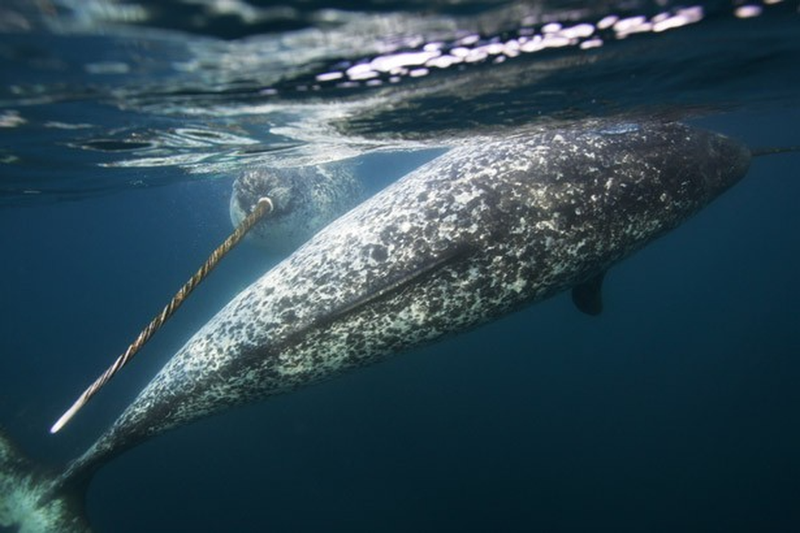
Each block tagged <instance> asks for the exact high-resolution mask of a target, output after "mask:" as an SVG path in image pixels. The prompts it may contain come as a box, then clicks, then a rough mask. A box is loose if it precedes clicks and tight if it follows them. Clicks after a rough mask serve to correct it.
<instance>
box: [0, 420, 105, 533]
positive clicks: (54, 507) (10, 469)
mask: <svg viewBox="0 0 800 533" xmlns="http://www.w3.org/2000/svg"><path fill="white" fill-rule="evenodd" d="M56 479H57V477H56V476H48V475H47V474H45V473H43V472H41V471H39V469H37V468H36V467H35V466H34V465H33V463H32V462H31V461H29V460H28V459H27V458H26V457H24V456H23V455H22V454H21V453H20V452H19V450H17V448H16V446H14V445H13V444H12V442H11V440H10V439H9V438H8V436H7V435H6V434H5V433H4V432H3V431H2V430H0V531H14V532H19V533H89V532H90V531H91V529H90V528H89V523H88V522H87V521H86V519H85V518H84V514H83V501H82V500H83V494H73V493H65V492H64V491H55V492H54V491H53V486H54V483H55V482H56Z"/></svg>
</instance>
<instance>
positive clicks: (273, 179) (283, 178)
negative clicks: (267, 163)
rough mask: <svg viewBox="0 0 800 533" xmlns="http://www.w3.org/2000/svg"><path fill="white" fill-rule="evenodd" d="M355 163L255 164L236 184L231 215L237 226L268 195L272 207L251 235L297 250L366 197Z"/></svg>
mask: <svg viewBox="0 0 800 533" xmlns="http://www.w3.org/2000/svg"><path fill="white" fill-rule="evenodd" d="M354 165H355V163H354V162H353V161H339V162H336V163H327V164H324V165H318V166H302V167H295V168H263V167H259V168H251V169H248V170H246V171H245V172H243V173H242V175H241V176H239V177H238V178H237V179H236V181H235V182H234V184H233V192H232V194H231V204H230V214H231V222H233V225H234V226H236V225H238V224H239V223H240V222H241V221H242V219H244V217H245V216H247V214H248V213H250V212H251V211H252V210H253V207H254V206H255V205H256V203H258V200H259V199H260V198H261V197H263V196H268V197H269V198H270V200H271V201H272V205H273V211H272V212H271V213H270V214H268V215H267V216H266V218H265V220H263V221H262V222H260V223H258V224H257V225H256V226H255V227H253V229H252V230H250V232H249V233H248V239H249V240H250V241H251V242H255V243H257V244H258V245H260V246H263V247H264V248H267V249H269V250H272V251H279V252H283V251H285V252H292V251H294V250H296V249H297V248H298V247H299V246H300V245H301V244H303V243H304V242H306V241H307V240H308V239H309V238H311V237H312V236H313V235H314V234H315V233H316V232H317V231H319V230H320V229H322V228H323V227H325V225H326V224H328V223H330V222H331V221H333V220H334V219H335V218H336V217H338V216H339V215H341V214H343V213H346V212H347V211H349V210H350V209H352V208H353V207H355V206H357V205H358V204H359V203H360V202H362V201H363V200H364V198H365V197H366V193H365V191H364V187H363V184H362V183H361V181H360V180H359V179H358V178H357V177H356V175H355V173H354V172H353V170H354Z"/></svg>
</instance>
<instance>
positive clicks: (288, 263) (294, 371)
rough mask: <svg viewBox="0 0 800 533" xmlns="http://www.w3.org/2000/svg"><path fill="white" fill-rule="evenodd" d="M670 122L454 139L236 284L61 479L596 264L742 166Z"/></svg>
mask: <svg viewBox="0 0 800 533" xmlns="http://www.w3.org/2000/svg"><path fill="white" fill-rule="evenodd" d="M749 160H750V153H749V151H748V150H747V148H745V147H743V146H742V145H740V144H738V143H736V142H733V141H731V140H729V139H727V138H725V137H723V136H720V135H716V134H713V133H710V132H705V131H702V130H697V129H692V128H689V127H687V126H684V125H680V124H660V123H640V124H603V123H597V122H595V123H591V124H586V123H584V124H578V125H576V126H575V127H573V128H570V129H562V130H558V131H549V132H545V133H528V134H522V133H521V134H519V135H516V136H514V137H513V138H503V139H501V140H497V141H495V142H484V143H479V144H474V145H469V146H460V147H457V148H453V149H452V150H451V151H450V152H448V153H446V154H445V155H443V156H441V157H439V158H437V159H435V160H433V161H432V162H430V163H428V164H426V165H424V166H422V167H420V168H419V169H417V170H416V171H414V172H412V173H410V174H408V175H407V176H405V177H403V178H402V179H401V180H399V181H398V182H397V183H395V184H393V185H391V186H389V187H388V188H387V189H385V190H383V191H382V192H380V193H379V194H377V195H376V196H374V197H372V198H371V199H369V200H367V201H366V202H364V203H363V204H361V205H360V206H358V207H357V208H355V209H353V210H352V211H350V212H349V213H347V214H346V215H344V216H342V217H341V218H339V219H337V220H336V221H334V222H333V223H332V224H331V225H329V226H328V227H326V228H325V229H323V230H322V231H321V232H319V233H318V234H317V235H316V236H314V237H313V238H312V239H311V240H310V241H308V242H307V243H306V244H305V245H304V246H303V247H301V248H300V249H299V250H297V251H296V252H295V253H294V254H292V255H291V256H290V257H288V258H287V259H286V260H284V261H283V262H282V263H280V264H279V265H278V266H276V267H275V268H273V269H272V270H271V271H269V272H268V273H266V274H265V275H264V276H263V277H261V278H260V279H259V280H258V281H256V282H255V283H253V284H252V285H251V286H250V287H248V288H247V289H245V290H244V291H242V292H241V293H240V294H239V295H238V296H236V297H235V298H234V299H233V300H232V301H231V302H230V303H229V304H228V305H227V306H226V307H225V308H224V309H222V310H221V311H220V312H219V313H218V314H217V315H216V316H215V317H214V318H213V319H212V320H210V321H209V322H208V323H207V324H206V325H205V326H204V327H203V328H202V329H201V330H200V331H198V332H197V333H196V334H195V335H194V337H193V338H192V339H191V340H189V342H188V343H187V344H186V345H185V346H184V347H183V348H182V349H181V350H180V351H179V352H178V353H177V354H176V355H175V356H174V357H173V358H172V359H171V360H170V361H169V362H168V363H167V364H166V366H165V367H164V368H163V369H162V370H161V371H160V372H159V374H158V375H157V376H156V377H155V378H154V379H153V380H152V382H151V383H150V384H149V385H148V386H147V387H146V388H145V389H144V390H143V391H142V392H141V394H140V395H139V396H138V398H136V400H135V401H134V402H133V403H132V404H131V405H130V406H129V407H128V408H127V409H126V410H125V412H124V413H123V414H122V416H121V417H120V418H119V420H118V421H117V422H116V423H115V424H114V425H113V426H112V427H111V428H110V429H109V430H108V432H107V433H106V434H105V435H103V436H102V437H101V438H100V439H99V440H98V441H97V442H96V443H95V444H94V445H93V446H92V447H91V448H90V449H89V450H88V451H87V452H86V454H85V455H84V456H83V457H81V458H79V459H78V460H77V461H76V462H75V463H73V464H72V466H71V468H70V469H69V471H68V472H67V473H66V474H65V477H64V479H62V482H66V481H68V480H70V478H73V479H79V478H80V477H83V476H86V475H88V474H89V473H90V472H91V471H92V470H93V469H95V468H96V467H98V466H99V465H101V464H102V463H103V462H105V461H106V460H108V459H109V458H110V457H112V456H114V455H116V454H117V453H119V452H120V451H122V450H124V449H127V448H129V447H131V446H133V445H135V444H137V443H139V442H140V441H142V440H144V439H147V438H150V437H152V436H154V435H157V434H159V433H162V432H163V431H165V430H168V429H170V428H174V427H176V426H180V425H183V424H187V423H189V422H192V421H193V420H197V419H198V418H202V417H205V416H208V415H210V414H213V413H216V412H219V411H222V410H225V409H227V408H230V407H232V406H234V405H238V404H243V403H247V402H252V401H255V400H260V399H263V398H265V397H267V396H270V395H273V394H277V393H282V392H287V391H290V390H293V389H296V388H298V387H301V386H304V385H308V384H310V383H313V382H315V381H319V380H322V379H326V378H329V377H331V376H333V375H335V374H338V373H340V372H342V371H344V370H347V369H349V368H354V367H358V366H362V365H366V364H369V363H373V362H375V361H378V360H380V359H382V358H384V357H387V356H389V355H393V354H396V353H398V352H401V351H403V350H407V349H409V348H412V347H415V346H419V345H420V344H423V343H428V342H431V341H435V340H437V339H440V338H441V337H442V336H444V335H448V334H453V333H457V332H460V331H464V330H467V329H470V328H473V327H475V326H478V325H479V324H482V323H485V322H488V321H491V320H494V319H496V318H498V317H501V316H503V315H505V314H507V313H509V312H511V311H514V310H517V309H519V308H521V307H523V306H526V305H528V304H531V303H533V302H536V301H539V300H542V299H544V298H547V297H549V296H552V295H554V294H556V293H558V292H560V291H562V290H565V289H567V288H569V287H572V286H575V285H576V284H579V283H581V282H583V281H585V280H587V279H589V278H591V277H593V276H596V275H598V274H599V273H602V272H603V271H605V270H606V269H608V268H609V267H610V266H611V265H612V264H614V263H615V262H617V261H619V260H620V259H622V258H624V257H626V256H628V255H630V254H631V253H633V252H634V251H636V250H638V249H639V248H641V247H642V246H644V245H645V244H646V243H648V242H650V241H652V240H653V239H654V238H656V237H658V236H660V235H663V234H664V233H665V232H667V231H669V230H670V229H672V228H674V227H676V226H677V225H679V224H680V223H681V222H682V221H684V220H685V219H686V218H687V217H689V216H690V215H692V214H693V213H695V212H697V211H698V210H699V209H701V208H702V207H703V206H705V205H706V204H707V203H708V202H710V201H711V200H713V199H714V198H715V197H717V195H719V194H720V193H721V192H723V191H724V190H725V189H727V188H728V187H729V186H731V185H732V184H734V183H735V182H736V181H738V180H739V179H740V178H741V177H742V176H743V175H744V174H745V172H746V170H747V167H748V164H749Z"/></svg>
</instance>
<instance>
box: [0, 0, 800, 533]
mask: <svg viewBox="0 0 800 533" xmlns="http://www.w3.org/2000/svg"><path fill="white" fill-rule="evenodd" d="M798 9H799V6H798V2H797V1H775V0H772V1H759V2H731V1H721V0H720V1H712V2H697V3H694V4H684V3H680V4H679V3H675V2H670V1H668V0H663V1H656V2H644V1H636V0H631V1H624V2H623V1H613V0H609V1H603V2H578V1H566V0H562V1H546V2H533V1H531V2H502V1H483V2H481V1H463V2H448V1H439V2H416V1H412V0H407V1H400V0H398V1H386V2H379V1H375V2H350V1H341V2H335V1H334V2H330V3H327V2H317V1H309V2H302V3H287V4H274V3H268V2H256V1H252V0H251V1H239V2H223V1H208V2H194V1H188V0H185V1H177V0H173V1H170V2H155V1H152V2H151V1H145V0H143V1H139V2H134V1H129V2H123V1H116V2H114V1H110V0H103V1H100V0H94V1H88V2H85V1H77V0H76V1H69V0H57V1H51V2H28V1H24V0H10V1H5V2H3V4H2V6H0V68H1V69H2V70H1V71H2V73H3V74H2V78H0V250H2V260H1V261H0V298H1V299H2V300H1V301H2V307H1V308H0V312H1V313H2V320H1V321H0V426H2V427H3V428H4V429H5V430H7V431H8V433H9V434H10V435H12V436H13V438H14V439H15V441H16V442H18V444H19V445H20V447H21V448H22V449H23V450H24V451H25V452H26V453H27V454H28V455H29V456H30V457H32V458H33V459H35V460H36V461H37V462H39V463H41V464H43V465H46V466H49V467H52V468H54V469H57V468H59V467H60V466H61V465H63V464H64V463H66V461H68V460H70V459H72V458H74V457H76V456H77V455H79V454H80V453H82V452H83V450H84V449H85V448H86V447H87V446H88V445H90V444H91V443H92V442H93V441H94V439H95V438H96V437H97V436H98V435H99V434H100V433H101V432H102V431H103V429H104V428H105V427H107V426H108V425H109V424H110V423H112V422H113V421H114V420H115V418H116V417H117V416H118V415H119V413H120V412H121V411H122V410H123V409H124V407H125V406H126V405H127V404H128V402H130V401H131V400H132V399H133V398H134V397H135V395H136V394H137V392H138V391H139V390H140V389H141V388H142V387H143V386H144V385H145V384H146V383H147V382H148V381H149V380H150V379H151V378H152V376H153V375H154V374H155V373H156V372H157V371H158V369H159V368H161V366H162V365H163V364H164V363H165V362H166V361H167V360H168V359H169V358H170V356H171V355H172V354H173V353H174V352H175V351H176V350H177V349H179V348H180V347H181V346H182V345H183V343H184V342H186V340H188V338H189V337H190V336H191V335H192V334H193V333H194V332H195V331H196V330H197V329H198V328H199V327H201V326H202V325H203V324H204V323H205V322H206V321H207V320H208V319H209V318H210V317H211V316H213V315H214V313H215V312H216V311H217V310H218V309H219V308H221V307H222V306H223V305H224V304H225V303H226V302H227V301H228V300H229V299H230V298H231V297H232V296H233V295H235V294H236V293H237V292H238V291H240V290H241V289H243V288H244V287H246V286H247V285H248V284H250V283H251V282H252V281H254V280H255V279H257V277H258V276H260V275H261V274H262V273H264V272H265V271H266V270H267V269H268V268H269V267H270V266H272V265H274V264H276V263H277V262H278V261H280V260H281V257H280V256H278V255H275V254H270V253H267V252H265V251H264V250H262V249H259V248H257V247H255V246H252V245H249V244H247V243H245V244H243V245H242V246H240V247H239V248H237V249H236V250H235V251H234V252H232V253H231V254H230V256H229V257H227V258H226V259H225V260H224V261H223V262H222V264H221V265H220V266H219V268H218V269H217V270H216V271H215V272H214V274H213V275H212V276H210V278H209V279H208V281H207V282H206V283H204V284H203V285H202V286H201V287H200V288H199V289H198V290H197V291H196V293H195V294H193V295H192V296H191V298H190V299H189V300H188V302H187V303H186V305H185V306H184V307H183V308H182V309H181V310H180V311H179V312H178V313H177V314H176V316H175V317H174V319H173V320H172V321H171V322H170V323H169V324H168V325H167V326H166V327H165V328H164V329H163V330H162V331H160V332H159V333H158V334H157V335H156V336H155V337H154V339H153V340H152V341H151V343H150V344H148V345H147V347H146V348H145V349H144V350H143V351H142V353H141V354H140V355H139V356H137V361H136V362H135V363H134V364H132V365H131V366H130V367H129V368H126V370H125V372H123V373H122V374H121V375H120V376H119V377H118V378H116V379H115V380H114V381H113V382H112V383H111V384H110V385H109V386H108V387H107V388H106V389H104V390H103V392H102V393H101V394H100V395H99V396H98V397H97V398H96V399H95V400H94V401H93V402H92V403H91V404H90V405H89V406H87V407H86V408H85V410H84V411H82V412H81V413H80V415H79V416H78V417H76V419H75V420H74V421H73V422H72V423H71V424H70V425H69V426H68V427H67V428H65V429H64V430H63V431H62V432H61V433H59V434H57V435H50V434H49V433H48V429H49V428H50V426H51V424H52V423H53V422H54V421H55V419H56V418H57V417H58V416H59V415H60V414H61V413H62V412H63V411H64V409H65V408H66V407H68V406H69V404H70V403H71V402H72V401H73V399H74V398H75V397H76V395H77V394H79V393H80V391H81V390H82V388H83V387H85V386H86V385H87V384H88V383H89V382H90V381H91V380H93V379H94V377H95V376H96V375H97V374H98V373H99V372H100V371H102V370H103V369H104V368H105V367H106V366H107V365H108V364H110V363H111V361H112V360H113V358H114V357H116V356H117V355H118V354H119V353H121V352H122V351H123V350H124V348H125V347H126V346H127V344H128V343H129V342H130V341H131V340H132V339H133V338H134V337H135V336H136V335H137V333H138V332H139V330H140V329H141V328H142V327H143V326H144V325H146V323H147V322H148V321H149V320H150V318H151V317H152V316H153V315H154V314H155V313H156V312H157V311H158V310H160V309H161V307H162V306H163V305H164V304H165V303H166V301H167V300H168V298H169V297H170V296H171V295H172V294H173V293H174V291H175V290H177V289H178V288H179V287H180V285H181V284H182V283H183V282H184V281H185V279H186V278H187V277H188V276H189V275H191V274H192V273H193V272H194V270H195V269H196V268H197V267H198V266H199V265H200V263H201V262H202V261H203V260H204V259H205V258H206V256H207V255H208V253H209V252H210V251H211V250H212V249H213V248H214V247H215V246H216V245H217V244H219V243H220V242H221V241H222V240H223V239H224V238H225V237H226V236H227V235H228V233H229V232H230V231H231V223H230V219H229V215H228V202H229V198H230V190H231V184H232V182H233V180H234V179H235V178H236V176H237V175H239V174H240V173H241V172H243V171H244V170H245V169H247V168H253V167H257V166H260V165H271V166H278V167H280V166H284V167H291V166H294V165H299V164H318V163H319V164H322V163H326V162H331V161H339V160H345V159H349V158H353V159H354V160H355V161H357V163H358V166H357V172H358V174H359V176H360V177H362V179H363V180H364V181H365V182H366V183H367V184H368V186H369V187H370V188H371V189H373V190H378V189H379V188H380V187H382V186H384V185H385V184H386V183H389V182H391V181H393V180H395V179H397V178H399V177H400V176H402V175H403V174H405V173H406V172H408V171H410V170H412V169H413V168H415V167H416V166H418V165H420V164H422V163H423V162H425V161H427V160H429V159H430V158H432V157H433V156H434V155H436V154H438V153H441V150H442V148H443V147H446V146H450V145H454V144H458V143H459V142H461V140H463V139H469V138H473V137H476V136H502V135H508V134H510V133H513V132H514V131H515V130H516V129H517V128H520V127H522V126H525V127H531V128H549V127H554V126H558V125H560V124H565V123H568V122H570V121H573V120H576V119H581V118H586V117H619V118H620V120H625V121H630V120H635V119H636V118H637V117H642V116H647V117H663V118H664V119H676V120H684V121H686V122H690V123H692V124H696V125H699V126H703V127H707V128H710V129H714V130H716V131H720V132H723V133H725V134H728V135H731V136H733V137H736V138H738V139H741V140H742V141H743V142H745V143H746V144H747V145H749V146H751V147H753V148H766V147H786V146H797V145H800V128H799V127H798V124H800V90H798V87H800V63H798V58H799V57H800V13H799V12H798ZM798 169H800V154H798V153H785V154H781V155H774V156H767V157H759V158H756V159H755V160H754V161H753V164H752V167H751V169H750V172H749V174H748V176H747V177H746V178H745V179H744V180H743V181H742V182H741V183H740V184H738V185H736V186H735V187H734V188H733V189H731V190H730V191H728V192H727V193H725V194H724V195H723V196H722V197H721V198H720V199H719V200H717V201H715V202H714V203H713V204H712V205H711V206H709V207H708V208H707V209H705V210H704V211H702V212H701V213H699V214H698V215H697V216H696V217H694V218H693V219H691V220H690V221H688V222H687V223H686V224H684V225H683V226H681V227H680V228H678V229H677V230H675V231H674V232H672V233H670V234H668V235H667V236H665V237H663V238H661V239H659V240H657V241H656V242H654V243H653V244H651V245H650V246H648V247H647V248H645V249H644V250H643V251H641V252H639V253H637V254H636V255H635V256H633V257H631V258H629V259H627V260H625V261H624V262H622V263H621V264H619V265H618V266H616V267H615V268H613V269H612V270H611V271H610V272H609V275H608V277H607V279H606V284H605V295H604V296H605V304H606V309H605V311H604V313H603V314H602V315H601V316H599V317H587V316H585V315H582V314H581V313H579V312H578V311H577V310H575V309H574V308H573V307H572V304H571V302H570V299H569V297H568V296H567V295H559V296H557V297H555V298H552V299H550V300H548V301H545V302H543V303H540V304H537V305H535V306H532V307H530V308H528V309H526V310H524V311H521V312H518V313H516V314H513V315H511V316H508V317H506V318H505V319H502V320H499V321H497V322H494V323H492V324H489V325H487V326H484V327H482V328H480V329H478V330H476V331H472V332H469V333H467V334H464V335H460V336H456V337H453V338H449V339H447V340H445V341H443V342H440V343H438V344H435V345H432V346H429V347H426V348H424V349H418V350H415V351H412V352H410V353H406V354H403V355H400V356H398V357H396V358H393V359H390V360H388V361H387V362H384V363H381V364H378V365H375V366H372V367H369V368H365V369H361V370H358V371H355V372H352V373H350V374H346V375H344V376H341V377H339V378H337V379H335V380H332V381H330V382H327V383H323V384H320V385H316V386H313V387H310V388H307V389H304V390H301V391H298V392H294V393H292V394H290V395H285V396H279V397H275V398H272V399H270V400H268V401H265V402H263V403H260V404H257V405H251V406H247V407H244V408H238V409H234V410H232V411H229V412H226V413H224V414H222V415H220V416H215V417H212V418H210V419H206V420H203V421H201V422H198V423H196V424H193V425H190V426H188V427H183V428H180V429H178V430H176V431H173V432H170V433H168V434H166V435H164V436H160V437H158V438H155V439H153V440H152V441H149V442H147V443H145V444H143V445H141V446H139V447H137V448H135V449H133V450H132V451H130V452H127V453H125V454H124V455H122V456H120V457H118V458H116V459H115V460H114V461H112V462H110V463H109V464H108V465H106V466H105V467H103V469H102V470H100V471H99V473H98V474H97V476H96V477H95V479H94V480H93V482H92V484H91V486H90V488H89V491H88V498H87V512H88V515H89V518H90V520H91V523H92V526H93V527H94V529H95V530H96V531H99V532H119V533H124V532H140V531H171V532H183V531H187V532H188V531H209V532H217V531H235V532H251V531H252V532H255V531H276V532H277V531H286V532H295V531H350V532H355V531H363V532H374V531H386V532H410V531H414V532H423V531H427V532H440V531H786V532H790V531H797V530H800V506H798V505H797V502H798V501H800V424H798V421H800V418H799V416H798V411H797V409H798V406H800V388H798V386H797V383H798V382H799V381H800V335H799V334H798V332H799V331H800V312H799V311H798V301H799V300H800V285H798V283H797V281H796V279H797V273H798V272H800V239H798V236H797V233H798V230H799V229H800V210H798V209H797V205H798V198H800V172H798Z"/></svg>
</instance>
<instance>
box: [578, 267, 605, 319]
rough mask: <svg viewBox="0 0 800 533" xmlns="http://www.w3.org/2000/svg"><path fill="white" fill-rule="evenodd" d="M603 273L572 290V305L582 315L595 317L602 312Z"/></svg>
mask: <svg viewBox="0 0 800 533" xmlns="http://www.w3.org/2000/svg"><path fill="white" fill-rule="evenodd" d="M605 277H606V273H605V272H601V273H599V274H598V275H596V276H594V277H593V278H589V279H588V280H586V281H584V282H583V283H581V284H580V285H575V286H574V287H573V288H572V303H574V304H575V307H577V308H578V310H579V311H581V312H582V313H586V314H587V315H591V316H597V315H599V314H600V313H602V312H603V279H604V278H605Z"/></svg>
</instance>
